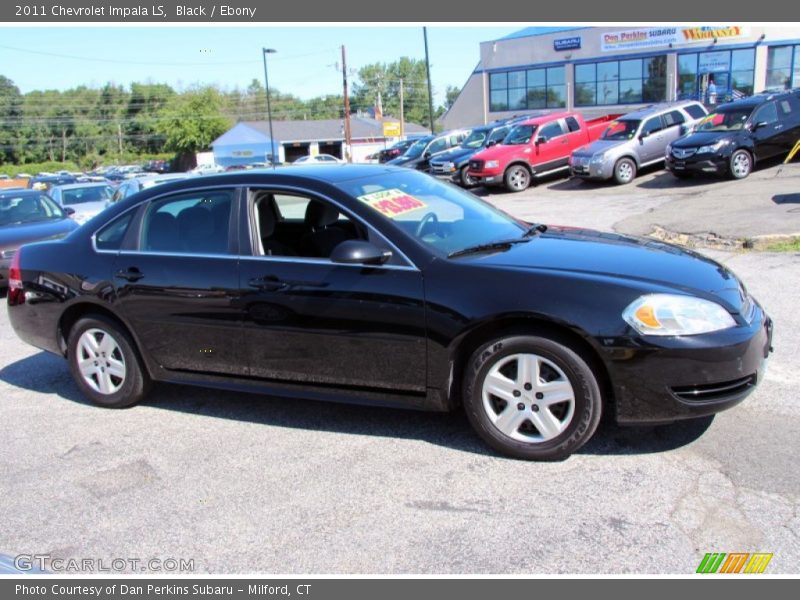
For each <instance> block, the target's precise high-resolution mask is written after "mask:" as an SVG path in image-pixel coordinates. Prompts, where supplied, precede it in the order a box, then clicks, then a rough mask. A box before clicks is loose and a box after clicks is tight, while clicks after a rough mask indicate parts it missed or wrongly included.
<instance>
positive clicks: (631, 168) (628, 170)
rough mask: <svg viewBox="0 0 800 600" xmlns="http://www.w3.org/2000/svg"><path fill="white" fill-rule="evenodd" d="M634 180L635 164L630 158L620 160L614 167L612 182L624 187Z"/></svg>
mask: <svg viewBox="0 0 800 600" xmlns="http://www.w3.org/2000/svg"><path fill="white" fill-rule="evenodd" d="M634 179H636V163H635V162H634V161H633V160H632V159H630V158H620V159H619V160H618V161H617V164H615V165H614V181H616V182H617V184H618V185H625V184H628V183H630V182H631V181H633V180H634Z"/></svg>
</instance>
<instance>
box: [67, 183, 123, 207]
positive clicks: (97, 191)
mask: <svg viewBox="0 0 800 600" xmlns="http://www.w3.org/2000/svg"><path fill="white" fill-rule="evenodd" d="M112 193H113V192H112V190H111V188H110V187H108V186H99V187H84V188H72V189H70V190H61V204H63V205H64V206H71V205H74V204H85V203H87V202H102V201H103V200H109V199H110V198H111V195H112Z"/></svg>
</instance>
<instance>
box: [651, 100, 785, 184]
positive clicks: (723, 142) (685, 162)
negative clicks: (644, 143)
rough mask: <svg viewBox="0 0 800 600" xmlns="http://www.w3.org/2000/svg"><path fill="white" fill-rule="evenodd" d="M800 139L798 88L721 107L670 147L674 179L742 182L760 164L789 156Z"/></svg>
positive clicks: (668, 156)
mask: <svg viewBox="0 0 800 600" xmlns="http://www.w3.org/2000/svg"><path fill="white" fill-rule="evenodd" d="M798 139H800V89H796V90H791V91H787V92H783V93H778V94H758V95H756V96H752V97H750V98H745V99H743V100H737V101H736V102H730V103H728V104H722V105H720V106H719V107H718V108H717V110H716V112H714V113H712V114H710V115H708V117H706V118H705V119H704V120H703V121H701V122H700V124H698V125H697V127H696V128H695V130H694V133H692V134H691V135H688V136H686V137H683V138H681V139H679V140H676V141H674V142H672V144H670V145H669V146H667V150H666V156H665V159H666V165H667V169H669V171H670V172H671V173H672V174H673V175H675V176H676V177H688V176H690V175H691V174H692V173H716V174H720V175H724V174H727V175H729V176H730V177H732V178H733V179H743V178H745V177H747V176H748V175H749V174H750V172H751V171H752V170H753V166H754V165H755V164H756V162H757V161H760V160H764V159H766V158H772V157H774V156H779V155H782V154H786V153H787V152H789V151H790V150H791V149H792V147H794V145H795V144H796V143H797V141H798Z"/></svg>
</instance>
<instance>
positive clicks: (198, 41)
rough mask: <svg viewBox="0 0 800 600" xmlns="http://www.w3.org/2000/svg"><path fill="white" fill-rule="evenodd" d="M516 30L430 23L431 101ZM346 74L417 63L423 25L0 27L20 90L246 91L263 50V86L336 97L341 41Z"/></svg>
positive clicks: (2, 56)
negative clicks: (401, 61)
mask: <svg viewBox="0 0 800 600" xmlns="http://www.w3.org/2000/svg"><path fill="white" fill-rule="evenodd" d="M519 29H520V28H519V27H516V28H515V27H463V26H462V27H442V26H431V27H428V48H429V52H430V60H431V81H432V83H433V87H434V100H435V102H436V103H437V104H441V103H443V102H444V94H445V89H446V87H447V86H448V85H454V86H457V87H459V88H460V87H461V86H463V85H464V83H466V81H467V79H468V78H469V76H470V73H472V71H473V69H474V68H475V66H476V65H477V63H478V59H479V44H480V42H482V41H489V40H494V39H497V38H500V37H503V36H505V35H508V34H510V33H513V32H515V31H517V30H519ZM342 44H344V45H345V46H346V49H347V66H348V70H351V69H354V70H357V69H358V68H359V67H361V66H363V65H366V64H371V63H375V62H392V61H394V60H397V59H398V58H399V57H401V56H409V57H411V58H418V59H424V58H425V46H424V41H423V34H422V27H419V26H414V27H401V26H397V27H376V26H374V25H372V26H365V27H346V26H333V25H325V26H319V27H261V26H259V27H238V28H237V27H0V75H5V76H6V77H8V78H9V79H11V80H12V81H13V82H14V83H15V84H16V85H17V87H18V88H19V89H20V91H21V92H23V93H26V92H29V91H31V90H41V89H59V90H63V89H67V88H71V87H76V86H78V85H87V86H90V87H102V86H103V85H105V84H106V83H107V82H113V83H116V84H122V85H128V84H130V83H131V82H134V81H139V82H148V81H149V82H153V83H167V84H169V85H171V86H173V87H175V88H176V89H185V88H186V87H190V86H192V85H194V84H216V85H218V86H220V87H223V88H227V89H233V88H236V87H239V88H246V87H247V85H248V84H249V83H250V82H251V81H252V80H253V79H254V78H255V79H258V80H259V81H261V82H262V84H263V78H264V69H263V63H262V59H261V48H263V47H267V48H274V49H275V50H277V53H276V54H270V55H269V58H268V60H269V69H268V71H269V78H270V88H271V89H278V90H280V91H281V92H286V93H291V94H294V95H296V96H299V97H300V98H303V99H308V98H312V97H315V96H320V95H325V94H340V93H341V91H342V75H341V71H337V70H336V68H337V65H340V64H341V49H340V47H341V45H342Z"/></svg>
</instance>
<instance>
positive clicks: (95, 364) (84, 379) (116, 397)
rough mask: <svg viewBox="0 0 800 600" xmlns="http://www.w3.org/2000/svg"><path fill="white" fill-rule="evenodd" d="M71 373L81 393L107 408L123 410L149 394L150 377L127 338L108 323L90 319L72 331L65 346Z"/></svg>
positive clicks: (79, 322) (98, 316)
mask: <svg viewBox="0 0 800 600" xmlns="http://www.w3.org/2000/svg"><path fill="white" fill-rule="evenodd" d="M67 344H68V347H67V358H68V360H69V366H70V370H71V371H72V376H73V378H74V379H75V382H76V383H77V384H78V387H79V388H80V390H81V392H83V394H84V395H85V396H86V397H87V398H89V400H91V401H92V402H93V403H95V404H97V405H99V406H104V407H106V408H125V407H128V406H133V405H134V404H136V403H137V402H139V401H141V400H142V399H143V398H144V397H145V396H146V395H147V392H148V391H149V390H150V385H151V382H150V377H149V376H148V374H147V372H146V370H145V369H144V368H143V365H142V363H141V360H140V359H139V356H138V355H137V353H136V351H135V350H134V348H133V342H132V341H131V339H130V337H129V336H128V334H127V333H126V332H125V331H123V329H122V328H121V327H120V326H119V325H117V324H116V323H115V322H114V321H112V320H111V319H108V318H106V317H104V316H101V315H92V316H88V317H84V318H82V319H80V320H79V321H78V322H77V323H75V325H74V326H73V327H72V330H71V331H70V333H69V341H68V342H67Z"/></svg>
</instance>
